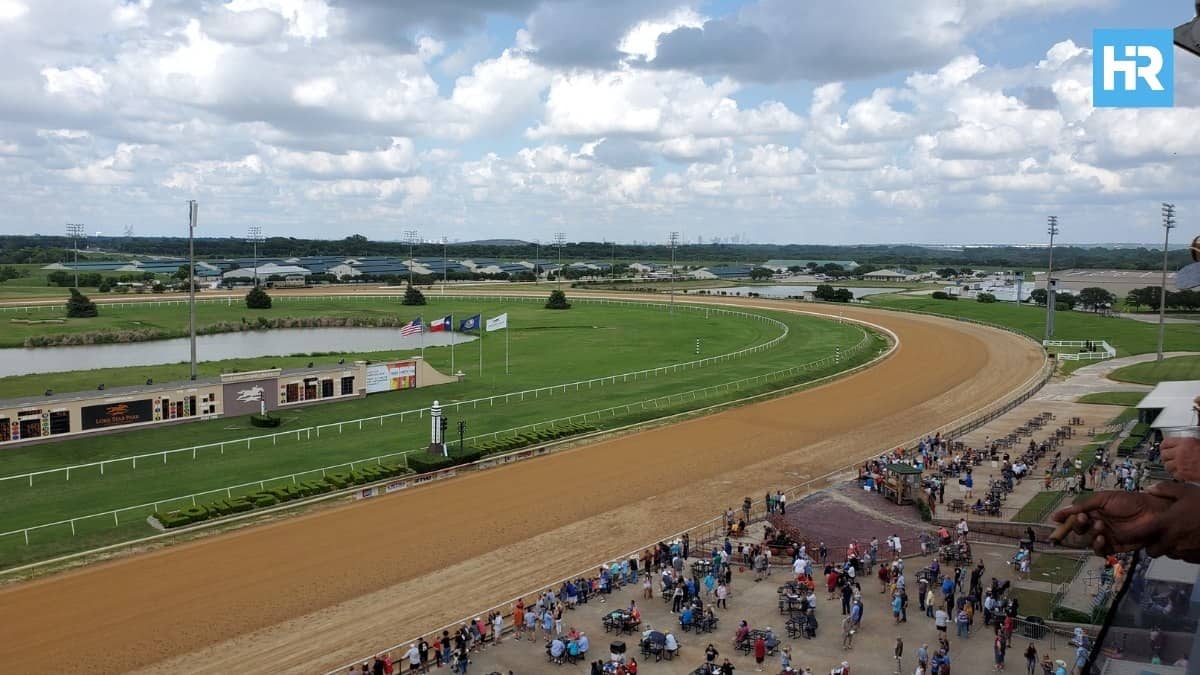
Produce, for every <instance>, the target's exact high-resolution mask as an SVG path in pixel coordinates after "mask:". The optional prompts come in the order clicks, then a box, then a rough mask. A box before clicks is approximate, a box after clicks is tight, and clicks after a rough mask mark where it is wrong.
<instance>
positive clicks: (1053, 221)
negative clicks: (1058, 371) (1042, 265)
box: [1046, 216, 1058, 340]
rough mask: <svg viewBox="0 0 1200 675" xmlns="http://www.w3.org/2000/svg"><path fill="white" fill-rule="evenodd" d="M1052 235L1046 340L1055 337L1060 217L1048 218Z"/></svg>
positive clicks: (1048, 268)
mask: <svg viewBox="0 0 1200 675" xmlns="http://www.w3.org/2000/svg"><path fill="white" fill-rule="evenodd" d="M1046 224H1047V227H1046V232H1048V233H1049V234H1050V260H1049V262H1048V263H1047V265H1046V339H1047V340H1049V339H1050V338H1052V337H1054V235H1056V234H1058V216H1047V217H1046Z"/></svg>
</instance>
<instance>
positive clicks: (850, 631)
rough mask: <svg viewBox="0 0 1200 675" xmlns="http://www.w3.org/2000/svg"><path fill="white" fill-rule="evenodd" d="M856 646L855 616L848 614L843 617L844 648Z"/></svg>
mask: <svg viewBox="0 0 1200 675" xmlns="http://www.w3.org/2000/svg"><path fill="white" fill-rule="evenodd" d="M853 648H854V618H853V615H848V616H846V618H844V619H842V649H853Z"/></svg>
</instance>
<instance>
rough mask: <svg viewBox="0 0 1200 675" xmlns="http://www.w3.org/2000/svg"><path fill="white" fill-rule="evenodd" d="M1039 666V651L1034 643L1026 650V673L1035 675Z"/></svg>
mask: <svg viewBox="0 0 1200 675" xmlns="http://www.w3.org/2000/svg"><path fill="white" fill-rule="evenodd" d="M1037 664H1038V650H1037V647H1035V646H1034V645H1033V643H1032V642H1030V643H1029V646H1028V647H1026V648H1025V671H1026V675H1034V671H1035V670H1037Z"/></svg>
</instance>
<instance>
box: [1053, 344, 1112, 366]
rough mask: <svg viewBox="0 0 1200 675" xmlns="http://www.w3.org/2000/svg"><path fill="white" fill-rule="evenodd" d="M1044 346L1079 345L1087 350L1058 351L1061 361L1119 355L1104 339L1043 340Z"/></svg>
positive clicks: (1088, 359)
mask: <svg viewBox="0 0 1200 675" xmlns="http://www.w3.org/2000/svg"><path fill="white" fill-rule="evenodd" d="M1042 346H1043V347H1077V348H1079V349H1083V350H1086V351H1080V352H1057V353H1056V354H1055V356H1056V357H1057V358H1058V359H1059V360H1061V361H1097V360H1100V359H1111V358H1115V357H1116V356H1117V350H1116V348H1114V347H1113V346H1112V345H1110V344H1108V342H1106V341H1104V340H1042Z"/></svg>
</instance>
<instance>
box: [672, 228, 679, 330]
mask: <svg viewBox="0 0 1200 675" xmlns="http://www.w3.org/2000/svg"><path fill="white" fill-rule="evenodd" d="M670 242H671V313H672V314H673V313H674V312H675V246H676V245H678V244H679V233H678V232H672V233H671V238H670Z"/></svg>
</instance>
